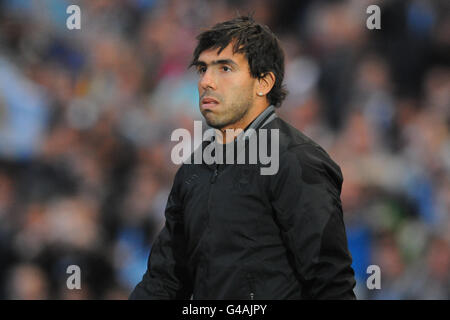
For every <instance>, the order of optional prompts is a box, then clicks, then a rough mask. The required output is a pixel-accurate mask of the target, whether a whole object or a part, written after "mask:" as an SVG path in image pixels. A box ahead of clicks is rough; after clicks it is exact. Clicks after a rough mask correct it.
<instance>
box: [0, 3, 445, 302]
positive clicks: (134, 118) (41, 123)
mask: <svg viewBox="0 0 450 320" xmlns="http://www.w3.org/2000/svg"><path fill="white" fill-rule="evenodd" d="M70 4H77V5H79V6H80V8H81V29H80V30H68V29H67V27H66V19H67V17H68V16H69V14H67V13H66V8H67V7H68V6H69V5H70ZM371 4H377V5H379V7H380V8H381V29H380V30H369V29H368V28H367V27H366V19H367V18H368V16H369V14H367V13H366V8H367V7H368V6H369V5H371ZM449 9H450V3H449V2H448V1H447V0H435V1H424V0H409V1H397V0H392V1H378V0H370V1H368V0H348V1H320V0H316V1H312V0H309V1H307V0H303V1H297V0H291V1H275V0H265V1H263V0H258V1H235V0H228V1H214V2H212V1H206V0H194V1H182V0H179V1H177V0H95V1H88V0H84V1H81V0H80V1H65V0H34V1H33V0H0V298H1V299H126V298H127V297H128V295H129V293H130V292H131V290H132V289H133V288H134V286H135V285H136V284H137V282H139V281H140V279H141V277H142V275H143V273H144V272H145V270H146V263H147V258H148V254H149V252H150V249H151V246H152V243H153V242H154V240H155V237H156V236H157V234H158V232H159V230H160V229H161V228H162V226H163V224H164V208H165V204H166V201H167V196H168V193H169V191H170V188H171V184H172V180H173V177H174V174H175V172H176V170H177V166H175V165H174V164H173V163H172V161H171V159H170V153H171V148H172V147H173V146H174V145H175V144H176V142H172V141H170V134H171V132H172V131H173V130H174V129H176V128H186V129H189V130H192V129H193V120H202V117H201V114H200V112H199V110H198V93H197V76H196V74H195V72H193V70H189V69H187V65H188V63H189V61H190V59H191V55H192V51H193V49H194V47H195V45H196V40H195V36H196V35H197V34H198V33H199V32H200V31H201V30H203V29H204V28H207V27H210V26H212V25H213V24H215V23H217V22H220V21H224V20H226V19H229V18H232V17H235V16H236V15H237V14H246V13H249V12H252V13H253V14H254V18H255V20H257V21H259V22H261V23H263V24H267V25H268V26H269V27H270V28H271V29H272V30H273V31H274V32H275V33H276V34H277V35H278V36H279V38H280V41H281V43H282V46H283V48H284V49H285V53H286V77H285V83H286V86H287V89H288V90H289V92H290V94H289V95H288V97H287V99H286V101H285V102H284V104H283V106H282V107H281V108H280V109H279V110H278V113H279V115H280V117H282V118H284V119H286V120H287V121H288V122H290V123H291V124H292V125H294V126H295V127H296V128H298V129H300V130H301V131H302V132H304V133H305V134H306V135H308V136H310V137H311V138H313V139H314V140H315V141H317V142H318V143H319V144H321V145H322V146H323V147H324V148H325V149H326V150H327V151H328V152H329V154H330V155H331V156H332V158H333V159H334V160H335V161H336V162H337V163H338V164H339V165H340V166H341V168H342V171H343V175H344V184H343V190H342V195H341V196H342V202H343V209H344V219H345V223H346V231H347V236H348V242H349V249H350V251H351V254H352V257H353V260H354V262H353V267H354V269H355V273H356V278H357V283H358V284H357V287H356V288H355V292H356V294H357V297H358V298H359V299H449V298H450V278H449V270H450V248H449V245H450V65H449V57H450V50H449V49H450V14H449V12H450V10H449ZM203 127H204V128H205V127H206V126H203ZM372 264H374V265H378V266H379V267H380V270H381V289H374V290H369V289H368V288H367V286H366V280H367V278H368V277H369V276H370V274H368V273H367V267H368V266H369V265H372ZM69 265H78V266H79V267H80V270H81V289H80V290H69V289H68V288H67V285H66V281H67V278H68V277H69V276H70V274H68V273H67V272H66V271H67V267H68V266H69Z"/></svg>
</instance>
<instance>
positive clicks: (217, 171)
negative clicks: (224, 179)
mask: <svg viewBox="0 0 450 320" xmlns="http://www.w3.org/2000/svg"><path fill="white" fill-rule="evenodd" d="M218 167H219V166H218V165H216V168H215V169H214V173H213V175H212V176H211V179H210V180H209V182H211V184H214V183H215V182H216V180H217V176H218V175H219V169H218Z"/></svg>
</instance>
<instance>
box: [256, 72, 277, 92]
mask: <svg viewBox="0 0 450 320" xmlns="http://www.w3.org/2000/svg"><path fill="white" fill-rule="evenodd" d="M274 85H275V74H274V73H273V72H272V71H270V72H266V73H263V74H261V77H260V78H259V79H258V83H257V85H256V94H257V95H259V96H265V95H267V94H268V93H269V92H270V90H272V88H273V86H274ZM260 93H262V95H261V94H260Z"/></svg>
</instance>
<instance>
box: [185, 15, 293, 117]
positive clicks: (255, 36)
mask: <svg viewBox="0 0 450 320" xmlns="http://www.w3.org/2000/svg"><path fill="white" fill-rule="evenodd" d="M197 40H198V44H197V47H196V48H195V50H194V53H193V60H192V62H191V63H190V65H189V67H192V66H194V65H196V64H197V62H198V57H199V56H200V54H201V53H202V52H203V51H205V50H208V49H217V48H219V51H218V53H219V54H220V52H222V50H223V49H225V47H226V46H228V44H230V43H231V42H233V53H243V54H244V55H245V57H246V58H247V61H248V64H249V67H250V74H251V76H252V77H253V78H258V79H261V78H263V77H264V76H265V75H266V74H267V73H268V72H273V73H274V75H275V84H274V86H273V88H272V90H270V92H269V93H268V94H267V98H268V100H269V102H270V104H273V105H274V106H275V107H277V108H278V107H280V106H281V103H282V102H283V100H284V98H285V97H286V95H287V93H288V92H287V90H286V89H285V87H284V85H283V78H284V52H283V50H282V49H281V46H280V44H279V41H278V38H277V37H276V36H275V34H274V33H273V32H272V31H271V30H270V29H269V27H267V26H266V25H261V24H259V23H256V22H255V21H254V20H253V18H252V17H251V16H239V17H237V18H234V19H232V20H228V21H225V22H221V23H218V24H216V25H214V26H213V27H212V28H211V29H209V30H206V31H204V32H202V33H200V34H199V35H198V36H197Z"/></svg>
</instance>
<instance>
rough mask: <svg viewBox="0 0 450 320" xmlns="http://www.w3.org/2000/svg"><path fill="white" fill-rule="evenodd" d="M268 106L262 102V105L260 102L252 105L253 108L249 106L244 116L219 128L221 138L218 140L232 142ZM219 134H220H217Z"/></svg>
mask: <svg viewBox="0 0 450 320" xmlns="http://www.w3.org/2000/svg"><path fill="white" fill-rule="evenodd" d="M268 106H269V105H268V104H264V105H263V104H261V105H258V106H254V107H253V108H251V109H250V110H249V112H248V113H247V114H246V115H245V116H244V117H242V119H240V120H239V121H237V122H235V123H233V124H231V125H228V126H226V127H224V128H221V129H220V133H221V136H222V138H221V139H220V138H219V140H218V142H219V143H224V144H225V143H230V142H232V141H233V140H234V139H236V137H237V136H238V135H239V134H240V133H241V132H242V131H244V130H245V128H247V127H248V125H249V124H250V123H252V121H253V120H255V119H256V118H257V117H258V116H259V115H260V114H261V112H263V111H264V110H265V109H266V108H267V107H268ZM219 136H220V134H219Z"/></svg>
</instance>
